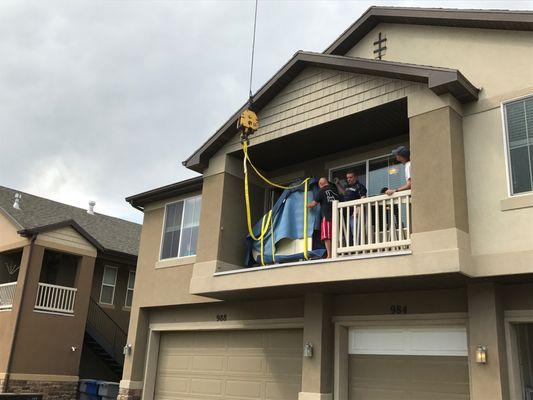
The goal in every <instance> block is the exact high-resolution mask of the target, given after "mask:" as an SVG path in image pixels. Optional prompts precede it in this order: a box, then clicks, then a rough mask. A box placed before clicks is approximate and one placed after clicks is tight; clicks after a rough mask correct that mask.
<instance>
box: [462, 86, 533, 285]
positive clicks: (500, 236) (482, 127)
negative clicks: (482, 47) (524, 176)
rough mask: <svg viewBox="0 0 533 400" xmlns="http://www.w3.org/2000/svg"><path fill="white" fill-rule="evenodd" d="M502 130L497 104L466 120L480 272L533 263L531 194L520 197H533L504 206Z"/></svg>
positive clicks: (470, 196) (473, 227) (520, 268)
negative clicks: (520, 203)
mask: <svg viewBox="0 0 533 400" xmlns="http://www.w3.org/2000/svg"><path fill="white" fill-rule="evenodd" d="M532 93H533V90H532ZM502 129H503V128H502V114H501V110H500V108H499V107H498V108H492V109H490V110H487V111H485V112H482V113H478V114H473V115H470V116H466V117H465V118H464V139H465V140H464V143H465V154H466V177H467V190H468V209H469V210H468V211H469V218H470V236H471V247H472V254H473V256H474V260H475V264H476V266H477V269H478V270H479V272H480V273H485V274H491V275H494V274H501V273H509V272H529V271H531V268H532V266H533V230H532V229H531V221H533V195H532V194H529V195H523V196H520V197H522V198H524V199H526V198H530V199H532V204H531V205H530V206H529V207H524V208H518V209H509V210H505V211H504V209H503V208H502V201H504V202H505V201H507V199H509V198H510V197H509V191H508V187H509V186H508V177H507V171H508V170H507V164H506V155H505V143H504V135H503V132H502ZM512 200H514V198H513V199H512ZM496 254H500V256H495V255H496ZM502 257H503V258H502ZM505 260H506V261H505Z"/></svg>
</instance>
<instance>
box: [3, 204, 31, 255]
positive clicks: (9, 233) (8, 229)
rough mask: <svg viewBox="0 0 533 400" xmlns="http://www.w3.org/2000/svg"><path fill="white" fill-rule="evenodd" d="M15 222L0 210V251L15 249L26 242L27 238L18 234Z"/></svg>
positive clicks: (18, 228)
mask: <svg viewBox="0 0 533 400" xmlns="http://www.w3.org/2000/svg"><path fill="white" fill-rule="evenodd" d="M20 229H21V228H20V227H17V226H16V224H15V223H14V222H13V221H12V220H10V219H9V218H7V217H6V216H5V215H4V214H3V213H2V212H0V251H5V250H11V249H16V248H19V247H23V246H25V245H26V244H28V239H26V238H23V237H22V236H20V235H19V234H18V233H17V231H18V230H20Z"/></svg>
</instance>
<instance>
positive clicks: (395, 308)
mask: <svg viewBox="0 0 533 400" xmlns="http://www.w3.org/2000/svg"><path fill="white" fill-rule="evenodd" d="M390 312H391V314H407V306H403V305H401V304H395V305H392V306H390Z"/></svg>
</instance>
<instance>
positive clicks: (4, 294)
mask: <svg viewBox="0 0 533 400" xmlns="http://www.w3.org/2000/svg"><path fill="white" fill-rule="evenodd" d="M16 288H17V282H10V283H2V284H0V311H8V310H11V308H12V307H13V299H14V297H15V289H16Z"/></svg>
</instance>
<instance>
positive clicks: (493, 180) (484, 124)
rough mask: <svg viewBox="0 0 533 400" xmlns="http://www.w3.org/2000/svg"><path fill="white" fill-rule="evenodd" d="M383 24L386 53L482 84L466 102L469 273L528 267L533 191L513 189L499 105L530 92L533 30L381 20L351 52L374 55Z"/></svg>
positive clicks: (393, 58) (389, 58)
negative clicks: (521, 193) (514, 192)
mask: <svg viewBox="0 0 533 400" xmlns="http://www.w3.org/2000/svg"><path fill="white" fill-rule="evenodd" d="M378 32H382V33H384V34H385V35H386V36H387V53H386V55H385V57H384V60H387V61H400V62H407V63H415V64H423V65H432V66H438V67H449V68H457V69H459V70H460V71H461V72H462V73H463V74H464V75H465V76H466V77H467V78H468V79H469V80H470V81H471V82H472V83H474V84H475V85H476V86H478V87H480V88H482V90H481V92H480V96H479V98H480V100H479V101H477V102H474V103H472V104H468V105H465V106H464V107H463V109H462V114H463V135H464V152H465V165H466V181H467V198H468V220H469V228H470V245H471V251H472V254H473V256H474V257H473V260H472V262H473V269H472V273H473V274H476V275H497V274H505V273H523V272H529V271H531V268H532V267H531V266H532V265H533V230H531V227H530V223H529V221H531V220H532V218H533V195H532V194H529V195H524V196H514V197H511V198H510V196H509V190H508V188H509V182H508V176H507V175H508V166H507V164H506V153H505V152H506V149H505V140H504V133H503V129H504V128H503V123H502V114H501V107H500V106H501V102H503V101H506V100H510V99H514V98H517V97H520V96H524V95H527V94H532V95H533V68H531V65H532V63H533V47H532V46H531V43H532V42H533V33H532V32H518V31H498V30H483V29H466V28H449V27H437V26H418V25H401V24H386V23H384V24H379V25H378V26H376V27H375V28H374V29H373V30H372V31H371V32H369V34H368V35H366V36H365V38H363V39H362V40H361V41H360V42H359V43H358V44H357V45H356V46H354V48H352V49H351V50H350V51H349V52H348V53H347V55H349V56H356V57H365V58H373V54H372V51H373V48H374V46H373V41H374V40H375V37H376V36H377V34H378ZM414 174H416V172H414ZM515 207H521V208H515Z"/></svg>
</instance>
